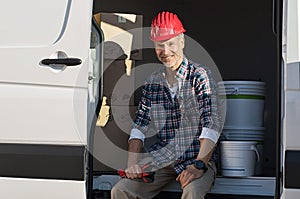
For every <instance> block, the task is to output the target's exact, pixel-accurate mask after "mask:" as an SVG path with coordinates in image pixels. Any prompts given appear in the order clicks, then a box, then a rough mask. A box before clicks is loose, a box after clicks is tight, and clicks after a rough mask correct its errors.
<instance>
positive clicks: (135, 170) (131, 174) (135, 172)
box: [125, 164, 143, 179]
mask: <svg viewBox="0 0 300 199" xmlns="http://www.w3.org/2000/svg"><path fill="white" fill-rule="evenodd" d="M125 173H126V177H127V178H129V179H136V178H141V177H142V173H143V171H142V168H141V167H140V166H139V165H138V164H134V165H132V166H131V167H128V168H127V169H126V170H125Z"/></svg>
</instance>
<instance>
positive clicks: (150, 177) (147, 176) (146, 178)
mask: <svg viewBox="0 0 300 199" xmlns="http://www.w3.org/2000/svg"><path fill="white" fill-rule="evenodd" d="M151 167H152V166H151V165H150V164H145V165H144V166H142V177H141V178H137V179H133V180H138V181H142V182H145V183H152V182H153V181H154V174H155V172H153V171H150V172H149V171H146V170H151ZM118 174H119V176H120V177H121V178H127V176H126V173H125V171H124V170H122V169H119V170H118Z"/></svg>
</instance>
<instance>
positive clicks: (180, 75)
mask: <svg viewBox="0 0 300 199" xmlns="http://www.w3.org/2000/svg"><path fill="white" fill-rule="evenodd" d="M188 63H189V61H188V59H187V58H186V57H185V56H184V57H183V60H182V62H181V64H180V66H179V69H178V71H177V73H176V78H177V79H181V80H184V79H186V76H187V70H188ZM162 75H163V77H164V78H165V77H166V74H165V68H162Z"/></svg>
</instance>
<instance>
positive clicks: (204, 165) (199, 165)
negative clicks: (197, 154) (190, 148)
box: [194, 160, 208, 173]
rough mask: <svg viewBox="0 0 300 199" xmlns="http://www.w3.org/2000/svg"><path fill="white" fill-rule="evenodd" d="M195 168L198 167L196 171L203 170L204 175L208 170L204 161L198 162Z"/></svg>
mask: <svg viewBox="0 0 300 199" xmlns="http://www.w3.org/2000/svg"><path fill="white" fill-rule="evenodd" d="M194 166H195V167H196V169H199V170H203V172H204V173H205V172H206V171H207V169H208V168H207V166H206V164H205V163H204V162H203V161H202V160H196V161H195V163H194Z"/></svg>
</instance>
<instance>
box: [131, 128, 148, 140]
mask: <svg viewBox="0 0 300 199" xmlns="http://www.w3.org/2000/svg"><path fill="white" fill-rule="evenodd" d="M131 139H139V140H141V141H142V142H143V143H144V140H145V135H144V134H143V133H142V132H141V131H140V130H139V129H135V128H133V129H131V132H130V137H129V139H128V141H130V140H131Z"/></svg>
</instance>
